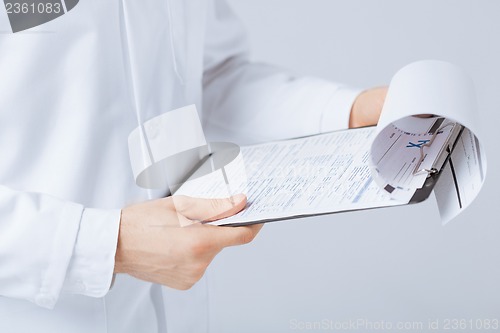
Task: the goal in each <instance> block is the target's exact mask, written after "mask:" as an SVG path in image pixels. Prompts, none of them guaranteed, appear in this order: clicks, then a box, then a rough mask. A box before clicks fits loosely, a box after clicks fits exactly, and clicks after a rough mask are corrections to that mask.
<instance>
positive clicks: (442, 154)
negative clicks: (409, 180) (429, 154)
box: [413, 122, 463, 176]
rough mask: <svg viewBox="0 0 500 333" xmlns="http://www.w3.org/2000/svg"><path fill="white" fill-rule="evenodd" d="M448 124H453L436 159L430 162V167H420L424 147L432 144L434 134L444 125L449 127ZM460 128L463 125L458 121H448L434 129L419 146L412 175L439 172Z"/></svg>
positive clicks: (459, 132) (442, 128) (422, 160)
mask: <svg viewBox="0 0 500 333" xmlns="http://www.w3.org/2000/svg"><path fill="white" fill-rule="evenodd" d="M449 126H453V128H452V130H451V132H450V134H449V135H448V139H447V141H446V142H445V144H444V145H443V146H442V147H441V151H440V152H439V154H438V157H437V158H436V160H435V161H434V163H433V164H432V166H431V168H430V169H425V168H423V169H420V166H421V165H422V163H423V162H424V159H425V156H426V155H425V152H424V149H425V148H428V147H430V146H432V144H433V142H434V140H435V139H436V136H437V135H438V134H439V133H440V132H441V131H442V130H444V129H445V128H446V127H449ZM462 130H463V126H462V125H460V124H459V123H456V122H448V123H446V124H444V125H442V126H441V127H439V128H438V129H437V130H436V131H434V133H433V134H432V137H431V139H430V141H429V142H427V143H426V144H423V145H421V146H420V147H419V149H420V157H419V160H418V162H417V164H416V165H415V169H414V170H413V175H417V174H420V173H422V172H426V173H427V174H428V176H430V175H433V174H436V173H439V171H440V170H441V168H442V167H443V165H444V163H445V162H446V160H447V159H448V155H449V154H451V152H452V151H453V148H454V146H455V142H456V141H457V139H458V137H459V136H460V134H461V133H462Z"/></svg>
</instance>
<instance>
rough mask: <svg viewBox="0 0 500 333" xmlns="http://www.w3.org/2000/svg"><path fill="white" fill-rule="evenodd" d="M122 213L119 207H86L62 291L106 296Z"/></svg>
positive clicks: (111, 275)
mask: <svg viewBox="0 0 500 333" xmlns="http://www.w3.org/2000/svg"><path fill="white" fill-rule="evenodd" d="M120 215H121V211H120V210H103V209H93V208H86V209H85V210H84V212H83V215H82V219H81V222H80V229H79V231H78V237H77V240H76V244H75V249H74V251H73V256H72V257H71V262H70V264H69V267H68V271H67V273H66V280H65V282H64V286H63V292H66V293H73V294H81V295H85V296H91V297H103V296H104V295H106V293H107V292H108V291H109V289H110V287H111V282H112V280H113V272H114V265H115V254H116V247H117V242H118V231H119V227H120Z"/></svg>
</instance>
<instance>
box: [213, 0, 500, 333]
mask: <svg viewBox="0 0 500 333" xmlns="http://www.w3.org/2000/svg"><path fill="white" fill-rule="evenodd" d="M229 3H230V4H231V5H232V7H233V8H234V10H235V11H236V12H237V14H238V15H239V16H240V17H241V19H242V21H243V22H244V23H245V25H246V26H247V28H248V31H249V33H250V37H251V41H252V44H253V58H254V59H255V60H257V61H265V62H269V63H274V64H277V65H279V66H283V67H285V68H289V69H292V70H293V71H295V72H297V73H299V74H307V75H316V76H320V77H324V78H327V79H331V80H335V81H340V82H345V83H349V84H352V85H356V86H360V87H370V86H376V85H380V84H387V83H389V80H390V78H391V77H392V75H393V74H394V73H395V72H396V71H397V70H398V69H399V68H401V67H403V66H404V65H406V64H408V63H410V62H412V61H415V60H420V59H429V58H433V59H441V60H447V61H450V62H453V63H455V64H457V65H459V66H461V67H463V68H464V69H465V70H466V71H468V72H469V73H470V75H471V76H472V77H473V79H474V81H475V84H476V87H477V95H478V99H479V115H480V117H481V118H482V121H483V124H484V126H483V130H484V131H483V135H482V141H483V143H484V145H485V148H486V151H487V155H488V175H487V179H486V183H485V186H484V187H483V191H482V193H481V194H480V195H479V197H478V198H477V200H476V201H475V202H474V203H473V204H472V206H470V207H469V208H468V209H467V210H466V211H465V212H464V213H462V214H461V215H460V216H459V217H458V218H456V219H455V220H454V221H453V222H452V223H451V224H449V225H447V226H445V227H442V226H441V225H440V221H439V218H438V211H437V208H436V206H435V204H434V202H433V201H432V200H430V201H428V202H425V203H423V204H420V205H414V206H409V207H398V208H390V209H382V210H374V211H369V212H355V213H347V214H338V215H332V216H327V217H317V218H309V219H304V220H298V221H293V222H281V223H279V222H278V223H276V224H268V225H266V226H265V228H264V229H263V231H262V232H261V234H260V235H259V237H258V238H257V239H256V240H255V242H254V243H253V244H252V245H249V246H244V247H241V248H231V249H227V250H225V251H224V252H223V253H222V254H221V255H220V256H219V257H218V258H217V259H216V260H215V262H214V265H213V267H212V268H211V274H212V281H215V283H216V288H215V291H214V292H213V294H212V295H211V298H212V304H211V331H212V332H217V333H221V332H241V333H243V332H252V333H253V332H289V331H297V330H293V328H294V327H293V326H292V325H293V322H292V321H293V320H297V321H318V320H323V319H327V320H332V321H334V322H335V321H337V322H341V321H346V320H357V319H363V320H368V321H372V322H378V323H380V322H381V321H385V322H386V323H392V324H393V327H394V329H393V331H397V330H396V325H397V323H398V322H405V323H406V322H410V323H412V322H416V327H418V323H419V322H422V325H423V327H424V330H426V329H425V328H426V327H427V325H428V321H429V320H432V321H435V320H439V325H440V328H441V329H443V328H444V324H445V321H446V320H447V319H466V320H469V319H472V320H474V322H473V327H475V325H476V322H475V321H476V319H478V320H485V319H492V318H496V319H500V240H499V236H500V221H499V217H498V215H499V214H498V213H499V206H500V203H499V202H498V198H499V192H498V187H499V186H500V180H499V177H500V158H499V157H498V154H497V151H498V150H497V145H498V142H499V141H498V140H499V139H497V136H498V135H499V133H500V116H499V113H500V110H499V109H498V96H500V94H499V91H500V90H499V89H500V84H499V77H500V65H499V60H500V45H499V33H500V20H499V19H498V15H499V14H500V1H497V0H468V1H463V0H462V1H460V0H419V1H402V0H378V1H373V0H363V1H362V0H252V1H249V0H231V1H229ZM483 323H485V322H484V321H483ZM477 324H478V325H479V324H480V322H478V323H477ZM467 325H468V327H469V328H468V329H463V330H455V331H460V332H465V331H477V330H475V329H470V322H467ZM299 331H300V330H299ZM346 331H359V332H365V331H369V330H366V329H361V328H360V329H358V330H355V329H351V330H346ZM379 331H382V330H379ZM400 331H411V330H400ZM413 331H415V332H417V331H420V329H416V330H413ZM452 331H454V330H452ZM489 331H492V330H489Z"/></svg>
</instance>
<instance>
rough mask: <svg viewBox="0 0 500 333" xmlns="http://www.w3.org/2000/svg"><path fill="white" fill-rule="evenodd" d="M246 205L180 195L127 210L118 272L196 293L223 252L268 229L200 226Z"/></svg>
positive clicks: (122, 224)
mask: <svg viewBox="0 0 500 333" xmlns="http://www.w3.org/2000/svg"><path fill="white" fill-rule="evenodd" d="M245 205H246V197H245V196H244V195H236V196H234V197H232V198H231V199H230V198H227V199H196V198H191V197H186V196H174V197H168V198H163V199H158V200H153V201H148V202H144V203H140V204H136V205H132V206H130V207H127V208H124V209H123V210H122V217H121V222H120V231H119V237H118V248H117V251H116V257H115V273H127V274H129V275H132V276H134V277H136V278H138V279H141V280H145V281H150V282H154V283H159V284H162V285H166V286H169V287H172V288H175V289H181V290H186V289H189V288H191V287H192V286H193V285H194V284H195V283H196V282H197V281H198V280H199V279H200V278H201V277H202V276H203V274H204V273H205V270H206V269H207V267H208V265H209V264H210V262H211V261H212V259H213V258H214V257H215V256H216V255H217V254H218V253H219V252H220V251H221V250H222V249H223V248H225V247H228V246H233V245H242V244H247V243H249V242H251V241H252V240H253V239H254V238H255V236H256V235H257V233H258V232H259V230H260V229H261V227H262V225H253V226H244V227H218V226H211V225H205V224H201V223H198V222H200V221H213V220H217V219H221V218H225V217H229V216H231V215H234V214H236V213H238V212H239V211H240V210H242V209H243V208H244V207H245ZM183 225H189V226H187V227H183Z"/></svg>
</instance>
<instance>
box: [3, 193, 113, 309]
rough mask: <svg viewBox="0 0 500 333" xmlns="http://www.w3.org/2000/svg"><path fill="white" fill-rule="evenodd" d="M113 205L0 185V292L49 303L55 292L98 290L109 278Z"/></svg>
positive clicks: (95, 293) (53, 300)
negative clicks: (91, 205) (85, 202)
mask: <svg viewBox="0 0 500 333" xmlns="http://www.w3.org/2000/svg"><path fill="white" fill-rule="evenodd" d="M119 217H120V215H119V211H105V210H95V209H85V208H84V207H83V206H82V205H79V204H75V203H72V202H67V201H63V200H59V199H57V198H54V197H52V196H49V195H46V194H39V193H27V192H19V191H15V190H12V189H10V188H7V187H4V186H0V296H3V297H9V298H15V299H23V300H28V301H31V302H34V303H36V304H38V305H39V306H41V307H45V308H49V309H50V308H53V307H54V306H55V304H56V303H57V299H58V297H59V295H60V294H61V292H68V293H78V294H82V295H88V296H101V295H103V294H104V293H105V292H107V290H109V286H110V283H111V278H112V275H113V269H114V254H115V251H116V242H117V234H118V227H119Z"/></svg>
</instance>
